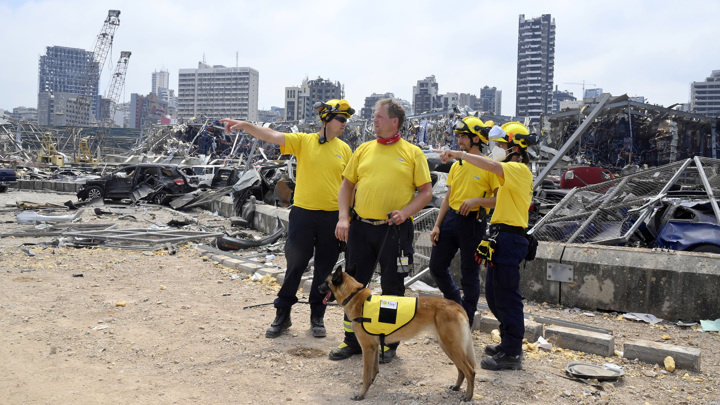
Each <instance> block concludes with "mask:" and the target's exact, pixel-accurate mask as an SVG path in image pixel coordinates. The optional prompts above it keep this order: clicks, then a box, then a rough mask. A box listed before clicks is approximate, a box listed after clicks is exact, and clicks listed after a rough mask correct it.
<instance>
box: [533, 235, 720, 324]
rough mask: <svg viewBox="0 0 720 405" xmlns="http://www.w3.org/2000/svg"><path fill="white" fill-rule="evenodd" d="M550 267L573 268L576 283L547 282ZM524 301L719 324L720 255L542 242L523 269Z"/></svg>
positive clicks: (573, 278)
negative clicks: (535, 254) (707, 321)
mask: <svg viewBox="0 0 720 405" xmlns="http://www.w3.org/2000/svg"><path fill="white" fill-rule="evenodd" d="M548 264H551V265H555V264H563V265H567V266H572V267H571V270H572V275H571V278H572V281H571V282H561V281H552V280H548ZM521 274H522V279H521V290H522V292H523V295H524V296H525V298H527V299H529V300H532V301H536V302H550V303H555V304H560V305H563V306H567V307H579V308H584V309H591V310H600V311H615V312H641V313H650V314H653V315H655V316H657V317H660V318H663V319H668V320H678V319H681V320H698V319H717V318H720V255H716V254H710V253H692V252H676V251H654V250H649V249H639V248H626V247H615V246H598V245H579V244H560V243H545V242H541V243H540V245H539V246H538V252H537V257H536V258H535V260H533V261H531V262H527V263H524V264H522V265H521Z"/></svg>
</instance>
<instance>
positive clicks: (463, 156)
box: [460, 151, 467, 160]
mask: <svg viewBox="0 0 720 405" xmlns="http://www.w3.org/2000/svg"><path fill="white" fill-rule="evenodd" d="M466 153H467V151H463V153H462V155H460V160H464V159H465V154H466Z"/></svg>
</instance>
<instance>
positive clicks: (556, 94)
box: [550, 86, 577, 114]
mask: <svg viewBox="0 0 720 405" xmlns="http://www.w3.org/2000/svg"><path fill="white" fill-rule="evenodd" d="M576 100H577V98H575V96H574V95H573V94H572V92H569V91H567V90H564V91H560V90H558V86H555V91H553V106H552V111H550V112H551V113H552V114H555V113H556V112H559V111H561V110H562V108H561V107H560V103H562V102H564V101H576Z"/></svg>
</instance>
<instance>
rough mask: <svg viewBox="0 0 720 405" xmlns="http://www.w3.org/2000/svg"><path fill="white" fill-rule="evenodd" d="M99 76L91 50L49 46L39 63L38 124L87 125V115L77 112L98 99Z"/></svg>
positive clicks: (94, 103)
mask: <svg viewBox="0 0 720 405" xmlns="http://www.w3.org/2000/svg"><path fill="white" fill-rule="evenodd" d="M99 77H100V70H99V68H98V64H97V63H96V62H94V60H93V54H92V52H88V51H86V50H84V49H78V48H67V47H64V46H48V47H47V48H46V51H45V55H41V56H40V61H39V63H38V123H39V124H40V125H89V117H83V116H82V114H79V113H80V112H81V111H80V109H82V108H87V104H88V103H91V104H93V105H96V104H97V103H98V102H99V98H100V97H99V95H98V94H99V93H98V86H99ZM56 108H57V110H56ZM93 110H95V108H93ZM78 114H79V115H78ZM85 115H87V110H86V112H85Z"/></svg>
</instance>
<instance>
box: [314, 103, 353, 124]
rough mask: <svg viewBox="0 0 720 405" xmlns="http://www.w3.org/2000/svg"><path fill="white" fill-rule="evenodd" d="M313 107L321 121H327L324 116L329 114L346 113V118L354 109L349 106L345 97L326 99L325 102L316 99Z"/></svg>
mask: <svg viewBox="0 0 720 405" xmlns="http://www.w3.org/2000/svg"><path fill="white" fill-rule="evenodd" d="M313 107H314V108H315V110H317V112H318V116H319V117H320V119H321V120H323V121H327V119H326V118H327V117H328V116H329V115H331V114H332V115H335V114H343V115H346V116H347V117H348V118H350V117H351V116H352V115H353V114H355V110H354V109H353V108H352V107H350V103H349V102H348V101H347V100H345V99H342V100H337V99H332V100H328V101H327V102H325V103H323V102H321V101H318V102H317V103H315V105H313Z"/></svg>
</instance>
